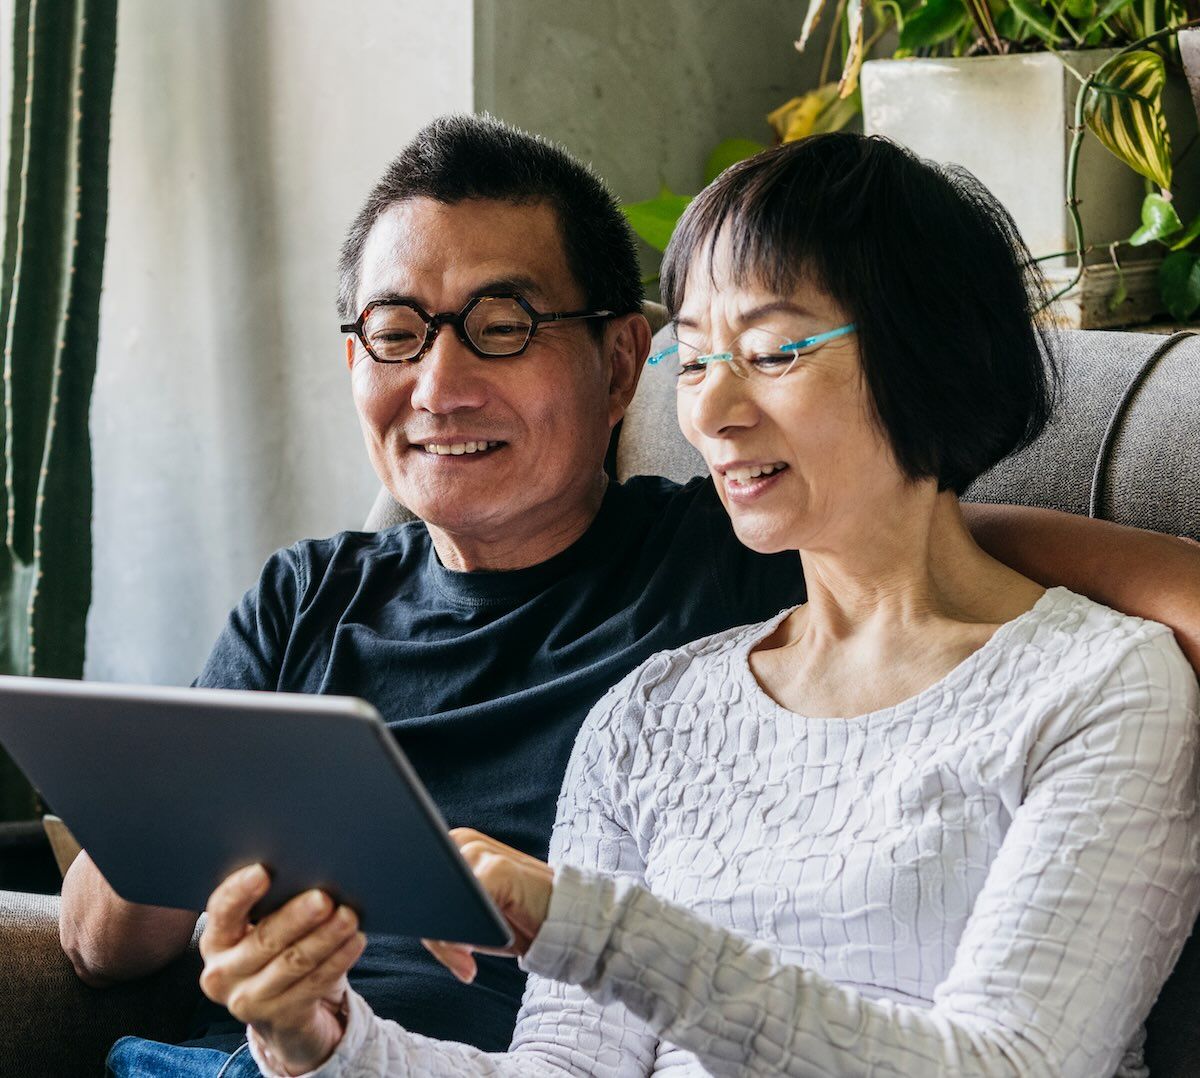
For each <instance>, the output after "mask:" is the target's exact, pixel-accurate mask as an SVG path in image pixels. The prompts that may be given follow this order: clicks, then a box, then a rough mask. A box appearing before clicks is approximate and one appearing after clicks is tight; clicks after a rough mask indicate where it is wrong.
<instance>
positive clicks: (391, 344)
mask: <svg viewBox="0 0 1200 1078" xmlns="http://www.w3.org/2000/svg"><path fill="white" fill-rule="evenodd" d="M612 315H613V312H612V311H552V312H545V311H535V310H534V309H533V308H532V307H531V306H530V305H529V303H528V302H527V301H526V300H524V299H523V298H522V297H520V296H516V295H507V294H505V295H497V296H474V297H473V298H471V299H470V300H468V301H467V305H466V306H465V307H463V309H462V310H461V311H458V312H453V311H444V312H442V313H441V314H429V313H428V312H427V311H425V310H424V309H422V307H421V306H420V305H419V304H417V303H414V302H413V301H412V300H407V299H378V300H373V301H372V302H370V303H368V304H367V306H366V307H365V308H364V309H363V312H362V314H360V315H359V316H358V321H357V322H349V323H347V324H346V325H344V326H342V332H343V333H353V334H355V335H356V336H357V337H358V339H359V340H360V341H362V345H363V347H364V348H365V349H366V350H367V355H369V356H370V357H371V358H372V359H373V360H374V361H375V362H376V363H416V362H417V361H418V360H420V359H422V358H424V356H425V353H426V352H428V351H429V349H430V348H432V347H433V342H434V340H435V339H436V338H437V334H438V330H439V329H441V328H442V326H447V325H448V326H453V327H454V331H455V333H457V334H458V339H459V340H460V341H462V343H463V344H465V345H466V346H467V347H468V348H469V349H470V350H471V351H472V352H474V353H475V355H477V356H478V357H479V358H480V359H509V358H511V357H513V356H519V355H520V354H521V353H522V352H524V351H525V349H526V348H528V347H529V342H530V341H532V340H533V335H534V334H535V333H536V332H537V331H538V327H539V326H542V325H544V324H545V323H547V322H566V321H570V320H573V319H577V318H611V317H612Z"/></svg>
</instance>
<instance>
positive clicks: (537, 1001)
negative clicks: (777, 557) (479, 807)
mask: <svg viewBox="0 0 1200 1078" xmlns="http://www.w3.org/2000/svg"><path fill="white" fill-rule="evenodd" d="M1033 276H1034V275H1033V272H1032V270H1031V269H1030V262H1029V256H1028V253H1027V252H1026V250H1025V249H1024V247H1023V245H1022V243H1021V241H1020V239H1019V237H1018V235H1017V234H1016V231H1015V229H1014V226H1013V224H1012V221H1011V220H1010V219H1009V217H1008V216H1007V215H1006V214H1005V213H1004V211H1003V210H1002V209H1000V208H999V207H998V206H997V205H996V203H995V202H994V200H992V199H991V198H990V197H989V196H988V195H987V193H986V192H985V191H984V190H983V189H982V188H981V187H980V186H979V185H978V184H977V183H976V182H975V181H973V180H972V179H971V178H970V177H969V176H966V175H964V174H962V173H959V172H954V171H949V170H943V169H939V168H936V167H934V166H931V165H929V164H926V163H924V162H921V161H919V160H917V159H915V158H914V157H912V156H911V155H910V154H908V153H906V152H905V151H903V150H901V149H899V148H897V147H896V146H894V145H891V144H889V143H887V142H885V141H881V140H876V139H864V138H860V137H858V136H853V135H830V136H822V137H818V138H814V139H810V140H808V141H805V142H801V143H796V144H792V145H788V146H783V147H779V148H778V149H775V150H771V151H768V152H766V153H763V154H760V155H759V156H757V157H755V158H753V159H751V160H749V161H747V162H744V163H742V164H741V165H738V166H736V167H734V168H732V169H730V170H729V171H727V172H726V173H724V174H723V175H722V176H721V177H720V178H719V179H718V180H717V181H716V182H715V183H714V184H713V185H712V186H710V187H709V188H708V189H707V190H705V191H704V192H703V193H702V194H701V195H700V196H699V197H698V198H697V199H696V200H695V201H694V202H693V203H692V205H691V207H690V208H689V209H688V211H687V214H686V215H685V217H684V219H683V221H682V222H681V224H680V227H679V229H678V232H677V234H676V237H675V239H674V241H673V242H672V246H671V249H670V251H669V253H668V257H667V261H666V264H665V268H664V276H663V279H664V283H665V292H666V297H667V301H668V305H669V308H670V310H671V314H672V316H673V320H674V323H675V326H676V330H677V338H678V345H677V346H676V347H675V348H673V349H671V350H670V355H669V357H668V358H669V360H670V362H671V363H672V364H673V365H674V366H675V368H676V375H677V378H678V387H679V388H678V402H679V421H680V423H681V425H682V427H683V430H684V432H685V433H686V435H687V437H688V439H689V440H690V441H691V442H692V444H693V445H695V446H696V447H697V448H698V449H699V450H700V452H701V453H702V454H703V455H704V458H705V460H706V461H707V463H708V466H709V469H710V471H711V473H712V478H713V482H715V484H716V487H717V490H718V492H719V494H720V497H721V499H722V501H723V503H724V505H725V507H726V509H727V510H728V511H729V514H730V516H731V518H732V520H733V523H734V526H735V527H736V530H737V534H738V536H739V537H740V538H741V540H742V541H743V542H744V543H746V544H747V545H749V546H750V547H752V548H754V549H755V550H758V551H763V552H771V551H784V550H796V551H799V556H800V560H801V562H802V563H803V569H804V575H805V579H806V581H807V587H808V601H807V602H806V603H805V604H804V605H802V606H799V607H796V608H794V609H789V610H784V611H782V612H781V613H780V614H779V615H778V616H777V617H775V618H773V619H771V620H770V621H769V622H766V623H765V624H761V625H751V626H748V627H744V628H739V629H734V630H732V631H729V632H725V633H722V634H719V635H717V636H713V637H709V638H707V639H704V640H699V641H697V642H695V643H694V644H691V645H689V646H687V647H684V648H682V649H680V650H678V651H673V652H667V653H665V654H660V655H657V656H655V657H654V658H652V659H651V660H650V661H648V662H647V663H645V664H644V665H643V666H642V667H641V668H640V669H638V670H636V671H635V672H634V673H633V674H631V675H630V676H629V677H627V678H626V679H625V680H624V681H623V682H622V683H621V684H620V685H618V686H617V687H616V688H614V689H613V690H612V691H611V692H610V693H609V694H608V695H607V696H606V697H605V698H604V699H603V700H602V701H601V702H600V703H599V704H598V705H597V706H596V708H595V709H594V710H593V712H592V714H591V716H590V717H589V719H588V721H587V722H586V723H585V725H584V727H583V729H582V731H581V733H580V737H579V740H578V742H577V744H576V748H575V754H574V757H573V761H572V763H571V766H570V768H569V770H568V772H567V777H566V781H565V784H564V787H563V793H562V797H561V800H560V803H559V811H558V821H557V824H556V825H555V831H554V837H553V841H552V844H551V861H552V863H553V866H554V867H553V868H550V867H549V866H546V865H543V864H541V863H539V862H537V861H535V860H533V859H531V858H529V857H527V856H525V855H523V854H520V853H517V852H516V851H512V850H509V849H507V848H506V847H503V846H501V845H500V844H498V843H495V842H493V841H492V840H490V839H488V838H486V837H485V836H482V835H479V834H477V833H475V832H459V833H457V835H456V837H457V838H458V840H459V842H460V845H461V846H462V848H463V850H464V852H465V854H466V855H467V857H468V860H470V861H471V862H472V863H473V865H474V866H475V867H476V870H477V872H478V873H479V875H480V878H481V879H482V880H483V882H484V884H485V886H487V887H488V889H489V890H490V891H491V892H492V893H493V894H494V896H495V897H496V899H497V902H498V903H499V905H500V907H501V909H502V910H503V911H504V912H505V915H506V916H507V917H508V918H509V920H510V922H511V924H512V926H513V929H514V932H515V935H516V938H517V945H516V947H515V951H516V952H517V953H520V954H521V962H522V964H523V965H524V966H525V968H527V969H528V970H530V971H531V972H532V973H533V974H534V976H533V977H531V979H530V982H529V987H528V990H527V993H526V998H525V1003H524V1007H523V1010H522V1013H521V1017H520V1019H519V1021H518V1025H517V1029H516V1033H515V1037H514V1040H513V1044H512V1048H511V1050H510V1052H509V1053H508V1054H505V1055H489V1054H485V1053H483V1052H481V1051H479V1050H478V1049H475V1048H472V1047H468V1046H465V1045H455V1044H448V1043H443V1042H438V1041H432V1040H429V1039H427V1038H423V1037H420V1036H417V1035H414V1034H411V1033H409V1032H407V1031H406V1030H404V1029H402V1028H400V1027H399V1026H397V1025H395V1024H394V1023H391V1022H385V1021H382V1020H380V1019H377V1018H376V1017H375V1016H374V1015H372V1014H371V1013H370V1011H369V1009H368V1008H367V1006H366V1005H365V1004H364V1003H363V1002H362V1000H361V999H360V998H358V997H357V996H355V995H353V994H350V993H348V990H347V989H346V987H345V981H344V974H345V972H346V971H347V969H348V968H349V967H350V965H352V963H353V961H354V959H355V957H356V955H357V953H358V949H359V947H360V946H361V939H360V937H358V936H356V934H355V932H356V925H355V923H354V918H353V916H352V915H349V914H348V911H340V913H339V914H333V915H331V916H329V917H328V919H327V920H325V922H324V923H323V924H322V925H320V926H319V927H317V928H315V929H314V930H313V932H312V934H311V936H310V937H308V938H306V939H305V940H301V941H298V943H299V946H300V952H301V953H303V954H305V955H306V956H307V957H306V958H305V959H304V962H306V963H308V964H307V965H304V963H301V967H300V968H296V969H291V970H290V971H277V970H271V969H267V970H263V971H257V972H254V973H253V974H249V973H248V974H246V975H245V976H244V977H242V979H240V980H236V979H235V981H236V983H233V984H232V988H231V982H230V979H229V976H228V974H229V971H228V970H224V971H222V976H221V977H210V983H212V984H216V983H221V984H222V985H223V990H222V995H223V997H224V998H225V999H228V998H229V996H230V994H232V993H233V992H236V997H237V998H236V1003H237V1011H236V1013H239V1014H242V1015H245V1016H246V1017H247V1018H248V1019H249V1021H250V1025H251V1045H252V1048H253V1051H254V1053H255V1058H256V1059H257V1061H258V1063H259V1065H260V1067H261V1068H262V1069H263V1070H264V1072H265V1073H268V1074H272V1073H275V1074H298V1073H301V1072H304V1071H308V1070H312V1069H314V1068H315V1069H316V1071H317V1073H318V1074H321V1075H338V1076H350V1075H364V1076H365V1075H381V1074H385V1073H386V1074H422V1075H437V1074H444V1075H461V1074H514V1075H562V1074H579V1075H633V1074H664V1075H665V1074H679V1075H684V1074H689V1075H690V1074H701V1073H714V1074H747V1073H750V1074H764V1073H772V1074H775V1073H785V1074H791V1075H813V1076H816V1075H833V1074H837V1075H854V1074H863V1075H866V1074H872V1075H878V1074H896V1075H909V1076H913V1075H927V1074H930V1075H931V1074H955V1075H967V1074H980V1075H1034V1074H1037V1075H1068V1076H1070V1075H1075V1076H1079V1078H1099V1076H1104V1075H1111V1074H1113V1073H1114V1072H1116V1073H1120V1074H1133V1073H1141V1072H1140V1071H1139V1070H1138V1068H1139V1066H1140V1033H1139V1030H1140V1026H1141V1024H1142V1022H1143V1020H1144V1019H1145V1017H1146V1014H1147V1012H1148V1011H1149V1009H1150V1006H1151V1004H1152V1003H1153V1001H1154V999H1155V996H1156V995H1157V993H1158V991H1159V989H1160V988H1161V986H1162V984H1163V982H1164V980H1165V979H1166V977H1167V974H1168V973H1169V972H1170V970H1171V967H1172V965H1173V964H1174V962H1175V959H1176V957H1177V956H1178V953H1179V950H1180V948H1181V947H1182V944H1183V941H1184V939H1185V938H1186V936H1187V934H1188V931H1189V929H1190V927H1191V924H1192V922H1193V919H1194V918H1195V916H1196V913H1197V908H1198V906H1200V875H1198V874H1197V845H1198V835H1200V816H1198V810H1197V772H1196V767H1197V765H1196V747H1197V746H1196V728H1197V686H1196V682H1195V679H1194V677H1193V675H1192V672H1191V669H1190V668H1189V666H1188V664H1187V663H1186V661H1185V660H1184V658H1183V656H1182V655H1181V653H1180V651H1179V649H1178V647H1177V646H1176V644H1175V641H1174V639H1173V637H1172V636H1171V633H1170V632H1169V630H1167V629H1166V628H1164V627H1163V626H1161V625H1158V624H1154V623H1151V622H1146V621H1142V620H1139V619H1137V618H1131V617H1126V616H1123V615H1121V614H1118V613H1115V612H1114V611H1112V610H1109V609H1107V608H1105V607H1102V606H1099V605H1097V604H1096V603H1094V602H1091V601H1089V600H1088V599H1085V598H1082V597H1081V596H1078V595H1075V594H1072V593H1071V592H1068V591H1066V590H1064V589H1061V588H1056V589H1052V590H1050V591H1046V590H1044V589H1043V588H1041V587H1039V586H1038V585H1037V584H1035V583H1034V582H1033V581H1031V580H1028V579H1025V578H1024V577H1022V576H1020V575H1019V574H1017V573H1015V572H1013V571H1012V570H1010V569H1008V568H1006V567H1005V566H1003V565H1001V564H999V563H998V562H996V561H994V560H993V559H991V558H990V557H988V556H987V555H986V554H985V553H984V552H983V551H982V550H980V549H979V547H977V546H976V545H975V544H974V542H973V541H972V539H971V536H970V534H969V532H968V530H967V528H966V527H965V526H964V524H963V519H962V516H961V513H960V509H959V502H958V497H959V495H960V494H961V493H962V491H963V490H964V489H965V488H966V487H967V485H968V484H969V483H970V482H971V480H972V479H974V478H975V477H976V476H977V475H979V474H980V473H981V472H983V471H984V470H986V469H987V468H989V467H991V466H992V465H993V464H995V463H996V462H997V461H998V460H1000V459H1001V458H1002V457H1004V456H1006V455H1007V454H1009V453H1011V452H1013V451H1014V450H1015V449H1017V448H1019V447H1021V446H1022V445H1024V444H1026V443H1027V442H1028V441H1029V440H1030V439H1031V438H1032V437H1033V436H1034V435H1036V433H1037V432H1038V430H1039V429H1040V428H1041V426H1042V424H1043V423H1044V422H1045V419H1046V416H1047V413H1048V411H1049V406H1050V401H1051V398H1052V392H1053V386H1054V376H1053V372H1052V369H1051V368H1050V367H1049V366H1048V364H1047V359H1046V356H1047V355H1048V354H1049V352H1048V351H1047V350H1046V349H1045V348H1044V347H1042V345H1043V343H1044V342H1042V341H1041V340H1040V338H1039V332H1038V330H1037V329H1036V328H1035V321H1034V318H1033V314H1034V306H1035V304H1036V303H1037V301H1038V298H1039V296H1040V291H1039V288H1038V286H1037V283H1036V281H1035V280H1033V279H1032V278H1033ZM653 358H662V355H661V354H660V357H653ZM227 886H230V887H234V888H237V887H239V886H240V887H241V888H242V891H243V892H244V894H242V895H241V898H242V899H243V900H244V901H246V902H252V901H253V900H254V899H255V898H257V897H258V894H259V893H261V889H262V886H263V884H262V878H261V873H260V874H259V877H258V880H257V882H256V880H255V878H254V877H253V874H251V875H248V876H247V878H246V879H244V880H242V881H241V882H240V883H239V882H238V881H237V880H234V881H233V882H231V883H230V884H229V885H227ZM428 945H429V946H430V947H431V949H433V950H434V951H435V953H436V954H438V956H439V957H440V958H441V959H442V960H443V961H444V962H445V964H446V965H447V966H448V967H450V969H451V970H453V971H454V972H455V973H456V974H457V975H458V976H460V977H461V978H463V979H464V980H466V979H470V977H471V976H472V973H473V969H474V959H473V958H472V956H471V953H470V950H469V949H468V948H465V947H462V946H459V945H451V944H444V943H437V942H431V943H429V944H428ZM293 957H294V956H293Z"/></svg>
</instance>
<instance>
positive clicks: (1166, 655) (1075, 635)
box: [1014, 588, 1200, 706]
mask: <svg viewBox="0 0 1200 1078" xmlns="http://www.w3.org/2000/svg"><path fill="white" fill-rule="evenodd" d="M1022 623H1024V624H1023V625H1022ZM1016 624H1017V626H1020V627H1021V629H1020V631H1019V632H1017V633H1015V634H1014V637H1015V638H1016V641H1015V642H1017V643H1018V645H1019V648H1018V650H1019V651H1031V652H1033V653H1036V654H1037V655H1038V656H1039V657H1040V659H1041V663H1042V665H1043V666H1052V667H1053V669H1054V670H1055V672H1056V676H1055V679H1054V680H1055V681H1056V683H1057V685H1058V688H1059V690H1062V689H1064V688H1067V687H1069V686H1071V685H1077V686H1079V687H1081V688H1085V689H1086V690H1087V691H1088V692H1089V694H1090V693H1091V692H1093V691H1096V690H1100V691H1110V692H1126V691H1129V690H1130V688H1131V687H1132V686H1133V685H1135V684H1137V685H1149V686H1150V687H1156V686H1157V687H1158V688H1160V689H1162V690H1163V691H1164V692H1169V693H1170V694H1172V695H1173V696H1175V697H1177V698H1180V699H1183V700H1189V701H1193V706H1194V701H1195V698H1196V696H1197V692H1198V691H1200V690H1198V689H1197V684H1196V677H1195V672H1194V671H1193V670H1192V668H1191V665H1190V664H1189V663H1188V661H1187V658H1186V657H1185V656H1184V654H1183V652H1182V650H1181V649H1180V647H1179V645H1178V643H1177V642H1176V640H1175V635H1174V633H1173V632H1172V631H1171V629H1170V628H1169V627H1168V626H1166V625H1163V624H1161V623H1159V622H1157V621H1150V620H1148V619H1146V618H1140V617H1136V616H1134V615H1132V614H1124V613H1122V612H1121V611H1119V610H1114V609H1112V608H1111V607H1108V606H1105V605H1104V604H1103V603H1098V602H1096V601H1095V600H1094V599H1089V598H1088V597H1087V596H1085V595H1080V594H1078V593H1076V592H1073V591H1070V590H1068V589H1067V588H1051V589H1050V590H1049V591H1047V592H1046V594H1045V595H1044V596H1043V597H1042V598H1041V599H1040V600H1039V602H1038V603H1037V605H1036V606H1035V607H1034V608H1033V610H1032V611H1030V614H1029V615H1028V616H1027V617H1026V618H1023V619H1018V622H1017V623H1016ZM1106 686H1107V687H1108V688H1107V690H1105V687H1106Z"/></svg>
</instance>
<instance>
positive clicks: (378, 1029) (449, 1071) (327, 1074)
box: [250, 672, 658, 1078]
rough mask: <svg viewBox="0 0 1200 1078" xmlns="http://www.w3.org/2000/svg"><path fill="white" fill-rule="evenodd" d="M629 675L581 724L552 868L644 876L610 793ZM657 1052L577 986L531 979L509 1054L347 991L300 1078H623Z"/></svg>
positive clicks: (653, 1040) (646, 1033)
mask: <svg viewBox="0 0 1200 1078" xmlns="http://www.w3.org/2000/svg"><path fill="white" fill-rule="evenodd" d="M635 674H636V672H635ZM633 676H634V675H631V676H630V678H627V679H626V680H625V681H623V682H621V684H619V685H618V686H617V687H616V688H615V689H612V690H610V691H609V693H608V694H607V695H606V696H605V697H604V698H603V699H602V700H601V701H600V702H599V703H598V704H596V706H595V707H594V708H593V709H592V712H591V714H590V715H589V716H588V718H587V720H586V721H585V723H584V725H583V727H582V729H581V731H580V734H579V738H578V740H577V741H576V743H575V748H574V751H573V753H572V756H571V761H570V763H569V765H568V767H567V772H566V776H565V778H564V781H563V787H562V793H561V794H560V796H559V802H558V812H557V818H556V822H555V825H554V832H553V835H552V836H551V841H550V859H551V861H552V862H553V863H556V864H574V865H579V866H582V867H583V868H585V869H586V870H589V871H594V872H597V873H601V874H603V875H604V876H605V877H606V878H610V879H614V880H620V881H626V882H629V883H631V884H633V883H636V882H638V881H640V880H641V879H642V877H643V871H644V865H643V862H642V859H641V855H640V853H639V852H638V849H637V846H636V844H635V842H634V840H633V838H632V836H631V834H630V832H629V831H628V830H627V829H626V828H625V827H624V826H623V825H622V823H621V822H619V820H618V818H617V811H616V810H615V809H614V807H613V805H614V796H613V795H614V791H615V790H616V789H617V787H618V786H619V784H620V781H621V780H620V777H619V769H618V768H617V767H615V761H616V759H617V758H618V756H619V755H620V748H619V746H618V744H617V741H616V738H617V731H618V729H619V727H620V725H621V718H622V716H624V715H625V714H626V713H627V712H628V710H629V707H630V706H631V705H630V699H629V698H630V696H631V688H630V685H631V681H632V678H633ZM446 976H447V977H449V976H451V974H450V973H449V972H447V973H446ZM250 1045H251V1052H252V1054H253V1056H254V1059H255V1062H257V1063H258V1066H259V1069H260V1070H261V1071H262V1073H263V1075H264V1076H266V1078H272V1076H273V1074H274V1072H273V1071H272V1070H271V1069H270V1068H269V1064H268V1063H267V1061H266V1059H265V1058H263V1057H262V1054H261V1053H260V1052H259V1050H258V1046H257V1045H256V1043H255V1039H254V1038H253V1037H251V1038H250ZM657 1047H658V1037H657V1036H656V1035H655V1034H653V1033H652V1032H651V1031H650V1030H649V1029H648V1028H647V1027H646V1025H645V1023H644V1022H642V1021H641V1020H640V1019H638V1018H636V1017H635V1016H633V1015H632V1014H630V1013H629V1011H628V1010H626V1008H625V1007H623V1006H622V1005H621V1004H620V1003H617V1002H610V1003H607V1004H605V1003H600V1002H597V1001H596V1000H594V999H592V998H591V996H589V995H588V993H587V992H586V991H584V990H583V989H582V988H579V987H576V986H572V985H567V984H562V983H557V982H554V981H551V980H547V979H546V978H543V977H538V976H536V975H534V976H531V977H530V978H529V982H528V984H527V986H526V989H525V998H524V1000H523V1001H522V1005H521V1012H520V1014H519V1015H518V1018H517V1025H516V1029H515V1031H514V1034H513V1040H512V1044H511V1046H510V1048H509V1051H508V1052H507V1053H503V1052H492V1053H489V1052H484V1051H482V1050H481V1049H479V1048H475V1047H473V1046H472V1045H467V1044H455V1043H452V1042H449V1041H439V1040H434V1039H433V1038H430V1037H425V1036H422V1035H420V1034H416V1033H412V1032H409V1031H408V1030H406V1029H404V1028H403V1027H402V1026H400V1025H398V1024H397V1023H395V1022H391V1021H386V1020H384V1019H382V1018H379V1017H378V1016H376V1015H375V1014H374V1013H373V1012H372V1011H371V1009H370V1007H369V1005H368V1004H367V1003H366V1002H365V1001H364V1000H363V999H362V998H361V997H359V996H358V995H356V994H355V993H353V992H352V993H351V994H350V1012H349V1019H348V1022H347V1026H346V1033H345V1035H344V1036H343V1038H342V1041H341V1043H340V1044H339V1045H338V1047H337V1050H336V1051H335V1052H334V1054H333V1055H332V1056H331V1057H330V1058H329V1059H328V1060H327V1061H326V1062H325V1063H324V1064H323V1065H322V1066H321V1067H320V1068H318V1069H317V1070H316V1071H312V1072H310V1074H309V1076H306V1078H379V1076H381V1075H387V1076H388V1078H399V1076H401V1075H413V1076H417V1075H420V1076H421V1078H460V1076H467V1075H495V1076H504V1075H513V1076H521V1078H561V1076H563V1075H579V1076H581V1078H583V1076H587V1078H593V1076H594V1078H630V1076H636V1075H639V1074H640V1075H648V1074H650V1072H651V1071H652V1070H653V1068H654V1060H655V1055H656V1052H657Z"/></svg>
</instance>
